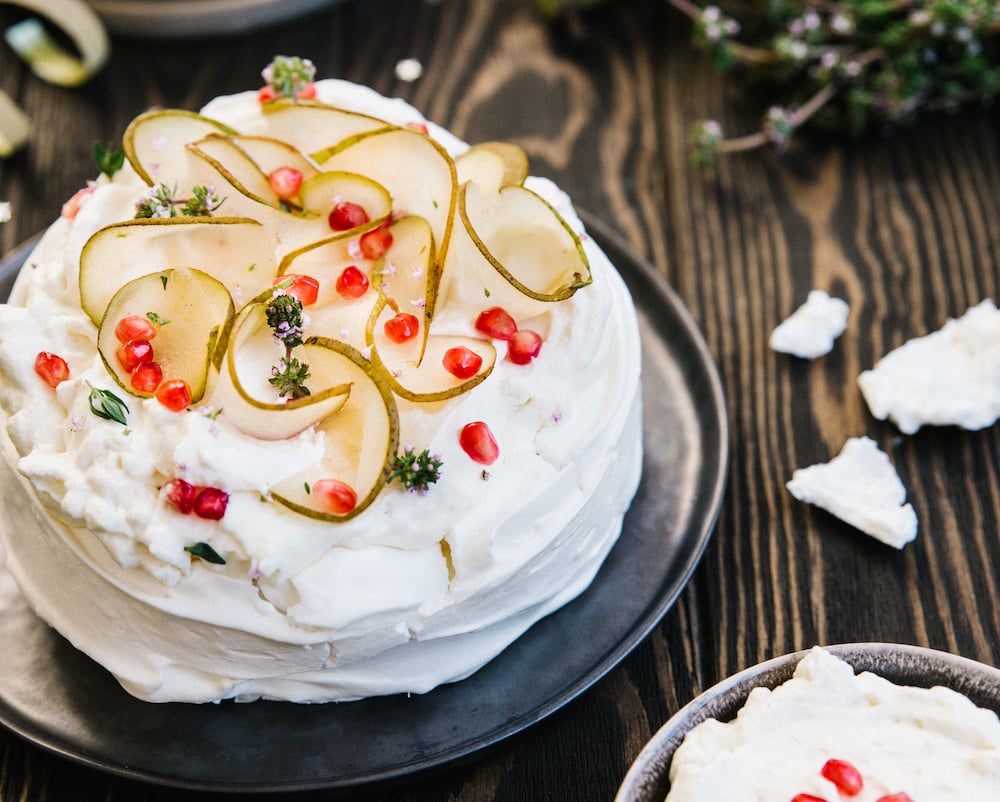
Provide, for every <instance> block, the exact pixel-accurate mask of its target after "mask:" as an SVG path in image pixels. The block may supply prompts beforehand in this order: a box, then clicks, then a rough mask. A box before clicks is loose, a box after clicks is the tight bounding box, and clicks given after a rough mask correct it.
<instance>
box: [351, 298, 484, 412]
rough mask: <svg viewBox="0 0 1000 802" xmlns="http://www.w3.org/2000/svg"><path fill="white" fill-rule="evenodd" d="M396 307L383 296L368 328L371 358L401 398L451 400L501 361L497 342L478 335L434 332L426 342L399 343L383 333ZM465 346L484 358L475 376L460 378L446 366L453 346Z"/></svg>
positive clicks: (419, 401) (469, 388)
mask: <svg viewBox="0 0 1000 802" xmlns="http://www.w3.org/2000/svg"><path fill="white" fill-rule="evenodd" d="M393 314H394V310H393V309H392V307H391V306H389V304H388V303H387V301H386V299H385V297H384V296H383V297H380V298H379V301H378V303H376V305H375V307H374V308H373V309H372V317H371V320H370V325H369V328H368V334H367V337H368V344H369V345H370V346H371V361H372V364H373V365H375V367H376V368H378V370H380V371H381V372H382V373H383V374H384V375H385V377H386V380H387V381H388V382H389V385H390V386H391V387H392V391H393V392H394V393H395V394H396V395H398V396H399V397H400V398H405V399H406V400H407V401H416V402H418V403H429V402H432V401H447V400H448V399H449V398H455V397H457V396H459V395H461V394H462V393H466V392H468V391H469V390H471V389H472V388H473V387H475V386H476V385H477V384H480V383H482V382H483V381H484V380H485V379H486V377H487V376H489V375H490V373H492V372H493V367H494V365H496V361H497V351H496V348H495V347H494V346H493V343H492V342H490V341H489V340H483V339H479V338H476V337H462V336H458V335H435V334H431V335H430V336H429V337H427V338H426V341H425V342H421V341H420V339H418V338H414V339H412V340H410V341H409V342H405V343H395V342H393V341H392V340H390V339H389V338H388V337H386V336H385V335H384V334H382V333H381V332H382V326H383V324H384V323H385V321H386V320H387V319H388V318H390V317H392V315H393ZM459 346H464V347H466V348H468V349H469V350H470V351H473V352H475V353H476V354H478V355H479V357H480V358H481V359H482V360H483V363H482V365H481V366H480V368H479V370H478V372H477V373H476V375H475V376H471V377H470V378H467V379H459V378H457V377H456V376H453V375H452V374H451V373H449V372H448V370H447V369H446V368H445V367H444V362H443V360H444V355H445V352H447V351H448V350H449V349H451V348H457V347H459Z"/></svg>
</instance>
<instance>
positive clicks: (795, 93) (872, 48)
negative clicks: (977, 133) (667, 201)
mask: <svg viewBox="0 0 1000 802" xmlns="http://www.w3.org/2000/svg"><path fill="white" fill-rule="evenodd" d="M668 2H669V3H670V4H671V5H672V6H673V7H674V8H676V9H678V10H679V11H681V12H682V13H684V14H685V15H687V16H688V17H689V18H691V20H693V22H694V38H695V42H696V43H697V44H698V45H699V46H700V47H701V48H702V49H703V50H704V51H705V52H706V53H707V54H708V55H709V57H710V58H711V61H712V64H713V65H714V66H715V67H716V68H718V69H720V70H735V69H740V70H742V71H743V74H744V75H745V77H746V78H747V79H748V80H750V81H752V82H755V83H757V82H760V83H764V84H767V85H768V86H770V87H773V88H777V89H778V90H779V91H781V92H782V93H783V96H784V101H783V102H782V103H781V104H776V105H773V106H771V107H770V108H769V109H768V110H767V111H766V113H765V114H764V117H763V120H762V121H761V127H760V130H758V131H756V132H753V133H751V134H749V135H746V136H741V137H739V138H728V137H726V135H725V133H724V132H723V130H722V128H721V126H720V125H719V124H718V123H717V122H715V121H712V120H708V121H705V122H702V123H700V124H699V125H698V126H696V128H695V130H694V132H693V133H692V137H691V144H692V147H693V157H694V160H695V161H696V162H697V163H699V164H703V165H711V164H712V163H714V161H715V160H716V158H717V156H718V154H720V153H726V152H734V151H741V150H749V149H751V148H755V147H761V146H764V145H768V144H771V145H775V146H777V147H779V148H780V147H783V146H784V145H786V144H787V142H788V140H789V139H790V137H791V136H792V135H793V134H794V133H795V132H796V131H797V130H799V129H800V128H802V126H804V125H805V124H806V122H810V123H811V124H813V125H815V126H816V127H818V128H819V127H822V128H826V129H829V130H832V131H836V132H842V133H846V134H849V135H858V134H860V133H862V132H863V131H866V130H869V129H871V128H872V127H873V126H876V125H886V124H888V125H900V124H909V123H912V122H913V121H914V120H915V119H916V118H917V117H918V116H919V114H920V113H922V112H924V111H935V110H948V111H953V110H956V109H958V108H959V107H960V106H961V105H963V104H965V103H968V102H970V101H987V100H989V99H991V98H993V97H995V96H996V95H997V94H998V92H1000V2H997V0H814V1H813V2H792V1H791V0H717V2H715V3H712V4H709V3H697V2H693V0H668Z"/></svg>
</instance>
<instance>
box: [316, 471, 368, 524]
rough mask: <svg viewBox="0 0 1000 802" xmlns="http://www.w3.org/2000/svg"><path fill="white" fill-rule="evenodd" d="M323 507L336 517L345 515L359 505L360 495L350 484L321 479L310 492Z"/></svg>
mask: <svg viewBox="0 0 1000 802" xmlns="http://www.w3.org/2000/svg"><path fill="white" fill-rule="evenodd" d="M310 493H311V495H313V496H316V497H317V498H319V499H320V501H321V502H322V503H323V506H324V507H326V508H327V510H329V511H330V512H332V513H334V514H335V515H344V514H345V513H348V512H350V511H351V510H353V509H354V508H355V507H356V506H357V505H358V494H357V493H355V492H354V488H352V487H351V486H350V485H349V484H345V483H344V482H341V481H339V480H337V479H320V480H319V481H318V482H316V483H315V484H314V485H313V486H312V489H311V490H310Z"/></svg>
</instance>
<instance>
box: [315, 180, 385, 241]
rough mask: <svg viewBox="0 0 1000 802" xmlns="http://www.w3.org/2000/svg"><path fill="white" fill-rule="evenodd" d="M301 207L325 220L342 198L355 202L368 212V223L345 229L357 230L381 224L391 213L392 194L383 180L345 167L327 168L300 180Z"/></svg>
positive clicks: (353, 231)
mask: <svg viewBox="0 0 1000 802" xmlns="http://www.w3.org/2000/svg"><path fill="white" fill-rule="evenodd" d="M299 199H300V202H301V204H302V208H303V209H305V210H306V211H307V212H309V213H310V214H316V215H319V216H320V217H322V218H323V219H324V220H325V219H326V218H327V217H328V216H329V214H330V212H331V211H332V210H333V208H334V206H336V205H337V204H338V203H340V202H341V201H349V202H351V203H356V204H357V205H358V206H360V207H361V208H362V209H364V210H365V213H366V214H367V215H368V223H365V224H364V225H361V226H356V227H355V228H354V229H351V230H350V231H348V232H337V234H338V235H340V234H344V233H357V232H359V231H363V230H367V229H369V228H374V227H376V226H379V225H381V224H382V223H383V222H384V221H385V220H387V219H388V218H389V215H390V214H392V196H391V195H390V194H389V191H388V190H387V189H386V188H385V187H384V186H382V184H380V183H378V182H377V181H375V180H373V179H372V178H370V177H369V176H367V175H364V174H359V173H352V172H346V171H344V170H326V169H324V171H323V172H319V173H316V174H315V175H314V176H313V177H312V178H310V179H308V180H307V181H303V182H302V186H301V187H300V188H299Z"/></svg>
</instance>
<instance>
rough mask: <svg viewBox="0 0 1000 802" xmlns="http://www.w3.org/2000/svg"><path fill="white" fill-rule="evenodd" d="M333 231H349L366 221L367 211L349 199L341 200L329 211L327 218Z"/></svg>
mask: <svg viewBox="0 0 1000 802" xmlns="http://www.w3.org/2000/svg"><path fill="white" fill-rule="evenodd" d="M327 221H328V222H329V224H330V228H331V229H333V230H334V231H349V230H350V229H352V228H357V227H358V226H363V225H364V224H365V223H367V222H368V212H366V211H365V210H364V209H363V208H361V207H360V206H358V204H356V203H351V202H350V201H341V202H340V203H338V204H337V205H336V206H334V207H333V209H332V210H331V211H330V216H329V217H328V218H327Z"/></svg>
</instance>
